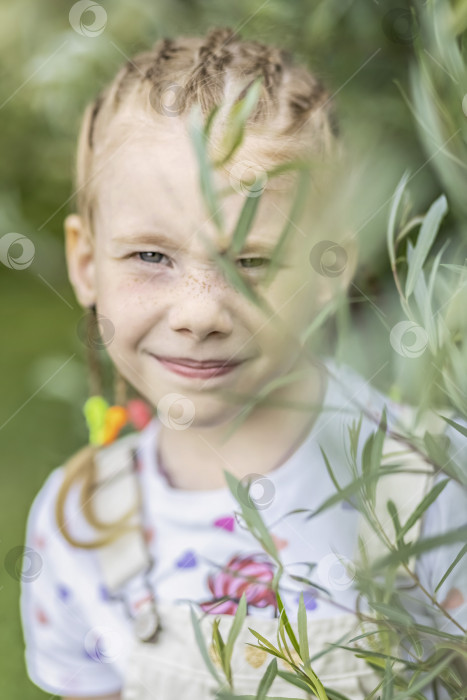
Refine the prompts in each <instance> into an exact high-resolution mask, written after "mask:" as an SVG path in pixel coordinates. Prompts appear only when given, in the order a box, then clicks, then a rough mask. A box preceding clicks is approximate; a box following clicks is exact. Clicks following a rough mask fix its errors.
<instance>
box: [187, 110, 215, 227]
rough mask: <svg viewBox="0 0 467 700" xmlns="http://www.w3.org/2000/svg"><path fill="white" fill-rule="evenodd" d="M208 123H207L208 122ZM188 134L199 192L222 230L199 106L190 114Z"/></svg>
mask: <svg viewBox="0 0 467 700" xmlns="http://www.w3.org/2000/svg"><path fill="white" fill-rule="evenodd" d="M208 123H209V122H208ZM188 133H189V136H190V138H191V142H192V144H193V147H194V150H195V155H196V157H197V160H198V167H199V178H200V185H201V192H202V195H203V197H204V201H205V202H206V206H207V208H208V211H209V214H210V215H211V218H212V219H213V221H214V223H215V224H216V226H217V228H218V229H219V230H222V229H223V219H222V213H221V205H220V202H219V201H218V197H217V194H216V191H215V189H214V184H213V181H212V164H211V162H210V160H209V157H208V153H207V136H206V130H205V126H204V125H203V121H202V113H201V108H200V107H199V105H197V106H196V107H193V108H192V110H191V113H190V119H189V126H188Z"/></svg>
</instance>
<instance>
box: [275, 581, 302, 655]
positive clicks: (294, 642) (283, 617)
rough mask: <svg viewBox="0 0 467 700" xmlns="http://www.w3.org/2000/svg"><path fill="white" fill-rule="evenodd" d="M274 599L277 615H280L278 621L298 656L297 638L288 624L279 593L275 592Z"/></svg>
mask: <svg viewBox="0 0 467 700" xmlns="http://www.w3.org/2000/svg"><path fill="white" fill-rule="evenodd" d="M276 598H277V605H278V608H279V613H280V619H281V621H282V623H283V625H284V627H285V629H286V630H287V634H288V636H289V639H290V641H291V642H292V645H293V648H294V649H295V651H296V652H297V654H298V655H300V645H299V643H298V641H297V638H296V636H295V633H294V631H293V629H292V625H291V624H290V622H289V618H288V617H287V613H286V611H285V608H284V604H283V602H282V598H281V597H280V594H279V591H277V592H276Z"/></svg>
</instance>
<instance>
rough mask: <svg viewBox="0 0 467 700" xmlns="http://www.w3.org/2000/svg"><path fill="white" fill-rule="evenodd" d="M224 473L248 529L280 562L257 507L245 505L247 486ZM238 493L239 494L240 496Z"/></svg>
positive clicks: (229, 474) (226, 472)
mask: <svg viewBox="0 0 467 700" xmlns="http://www.w3.org/2000/svg"><path fill="white" fill-rule="evenodd" d="M224 475H225V479H226V481H227V486H228V487H229V489H230V491H231V493H232V496H233V497H234V498H235V500H236V501H237V502H238V504H239V505H240V508H241V510H242V515H243V517H244V519H245V522H246V523H247V524H248V527H249V529H250V531H251V532H252V534H253V535H254V536H255V537H257V538H258V539H260V540H261V541H262V543H263V546H264V547H265V549H266V551H267V552H268V554H270V556H271V557H272V558H273V559H275V561H277V562H279V563H280V559H279V553H278V551H277V548H276V545H275V544H274V540H273V539H272V537H271V535H270V534H269V531H268V529H267V527H266V526H265V524H264V523H263V520H262V518H261V516H260V514H259V511H258V510H257V508H253V507H249V506H247V505H246V504H247V503H248V486H244V485H243V484H241V483H240V481H239V480H238V479H236V478H235V477H234V475H233V474H231V473H230V472H228V471H227V470H226V469H224ZM239 493H240V494H241V496H240V497H239Z"/></svg>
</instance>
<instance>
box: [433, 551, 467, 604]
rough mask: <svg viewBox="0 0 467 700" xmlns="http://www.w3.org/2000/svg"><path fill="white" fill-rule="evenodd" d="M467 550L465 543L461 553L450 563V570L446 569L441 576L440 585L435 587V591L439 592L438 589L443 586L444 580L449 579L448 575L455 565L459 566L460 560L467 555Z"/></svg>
mask: <svg viewBox="0 0 467 700" xmlns="http://www.w3.org/2000/svg"><path fill="white" fill-rule="evenodd" d="M466 552H467V544H465V545H464V546H463V547H462V549H461V551H460V552H459V554H458V555H457V557H456V558H455V559H454V561H453V562H452V564H451V565H450V567H449V568H448V570H447V571H446V573H445V574H444V575H443V577H442V578H441V580H440V582H439V583H438V585H437V586H436V588H435V591H434V592H435V593H437V592H438V589H439V588H440V586H442V584H443V583H444V581H445V580H446V579H447V577H448V576H449V574H450V573H451V571H452V570H453V569H454V567H455V566H457V564H458V563H459V562H460V560H461V559H462V558H463V556H464V555H465V553H466Z"/></svg>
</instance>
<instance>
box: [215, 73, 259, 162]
mask: <svg viewBox="0 0 467 700" xmlns="http://www.w3.org/2000/svg"><path fill="white" fill-rule="evenodd" d="M262 81H263V77H262V76H259V77H258V78H255V80H254V81H253V82H252V84H251V86H250V87H249V88H248V90H247V92H246V94H245V96H244V97H243V98H242V99H240V100H237V102H235V103H234V104H233V106H232V107H231V109H230V112H229V114H228V116H227V118H226V127H225V131H224V135H223V139H222V142H221V146H220V148H221V150H222V151H224V155H223V156H222V158H220V159H219V160H217V161H216V162H215V167H216V168H219V167H222V166H223V165H225V163H227V162H228V161H229V160H230V159H231V158H232V156H233V154H234V153H235V151H236V150H237V149H238V148H239V146H240V145H241V143H242V141H243V137H244V132H245V126H246V122H247V120H248V117H249V116H250V114H251V113H252V111H253V109H254V107H255V106H256V104H257V102H258V99H259V96H260V93H261V83H262Z"/></svg>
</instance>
